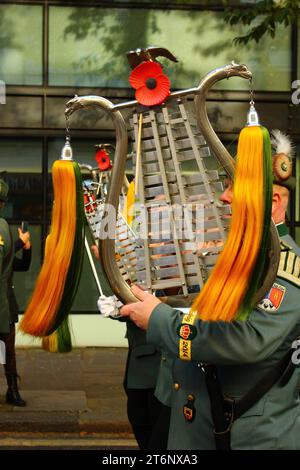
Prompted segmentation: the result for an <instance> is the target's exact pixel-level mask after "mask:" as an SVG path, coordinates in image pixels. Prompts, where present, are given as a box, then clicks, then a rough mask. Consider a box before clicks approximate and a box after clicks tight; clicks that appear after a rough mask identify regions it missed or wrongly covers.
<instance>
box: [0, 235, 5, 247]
mask: <svg viewBox="0 0 300 470" xmlns="http://www.w3.org/2000/svg"><path fill="white" fill-rule="evenodd" d="M0 246H4V240H3V238H2V237H1V235H0Z"/></svg>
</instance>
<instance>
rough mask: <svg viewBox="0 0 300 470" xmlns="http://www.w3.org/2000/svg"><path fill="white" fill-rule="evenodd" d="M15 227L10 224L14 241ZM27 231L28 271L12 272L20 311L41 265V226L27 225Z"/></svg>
mask: <svg viewBox="0 0 300 470" xmlns="http://www.w3.org/2000/svg"><path fill="white" fill-rule="evenodd" d="M17 228H18V226H17V225H12V226H11V229H12V234H13V240H14V241H15V240H17V239H18V230H17ZM29 231H30V238H31V244H32V259H31V265H30V268H29V271H26V272H15V273H14V286H15V295H16V298H17V302H18V305H19V308H20V311H23V310H24V309H25V308H26V305H27V303H28V301H29V298H30V296H31V294H32V291H33V288H34V285H35V280H36V277H37V275H38V274H39V271H40V266H41V227H40V226H39V225H29ZM17 257H19V258H20V257H22V255H21V252H20V253H18V254H17Z"/></svg>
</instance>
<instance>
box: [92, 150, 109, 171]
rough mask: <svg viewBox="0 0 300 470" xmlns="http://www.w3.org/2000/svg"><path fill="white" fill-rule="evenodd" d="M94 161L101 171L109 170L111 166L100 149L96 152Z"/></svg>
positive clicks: (107, 157) (105, 154)
mask: <svg viewBox="0 0 300 470" xmlns="http://www.w3.org/2000/svg"><path fill="white" fill-rule="evenodd" d="M95 160H96V161H97V163H98V168H99V169H100V170H101V171H106V170H110V169H111V167H112V165H111V161H110V158H109V155H108V153H107V152H106V150H103V149H100V150H98V151H97V152H96V156H95Z"/></svg>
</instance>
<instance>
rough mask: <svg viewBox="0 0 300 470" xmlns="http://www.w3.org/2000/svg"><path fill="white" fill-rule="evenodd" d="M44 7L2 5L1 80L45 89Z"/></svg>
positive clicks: (0, 9)
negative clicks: (43, 86)
mask: <svg viewBox="0 0 300 470" xmlns="http://www.w3.org/2000/svg"><path fill="white" fill-rule="evenodd" d="M42 37H43V7H42V6H39V5H34V6H33V5H0V79H1V80H3V81H4V82H5V83H6V84H8V85H42V83H43V66H42V47H43V41H42Z"/></svg>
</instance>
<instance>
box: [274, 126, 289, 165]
mask: <svg viewBox="0 0 300 470" xmlns="http://www.w3.org/2000/svg"><path fill="white" fill-rule="evenodd" d="M271 144H272V147H273V148H274V152H275V154H280V153H284V154H285V155H288V156H289V157H290V158H292V157H293V156H294V155H295V147H294V145H293V143H292V141H291V139H290V137H289V136H288V135H286V134H284V133H283V132H281V131H280V130H279V129H273V130H272V131H271Z"/></svg>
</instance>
